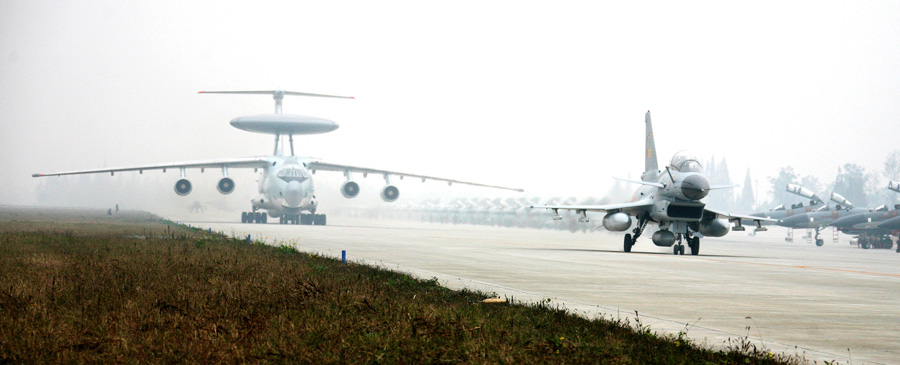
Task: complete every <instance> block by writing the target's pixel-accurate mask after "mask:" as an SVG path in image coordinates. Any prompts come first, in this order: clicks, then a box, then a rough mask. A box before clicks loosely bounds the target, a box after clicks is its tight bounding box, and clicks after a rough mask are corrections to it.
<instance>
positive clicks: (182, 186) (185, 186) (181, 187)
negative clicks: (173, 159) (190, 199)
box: [175, 179, 192, 196]
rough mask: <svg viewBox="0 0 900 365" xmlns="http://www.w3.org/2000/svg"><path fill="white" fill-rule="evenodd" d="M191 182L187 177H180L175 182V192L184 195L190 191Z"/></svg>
mask: <svg viewBox="0 0 900 365" xmlns="http://www.w3.org/2000/svg"><path fill="white" fill-rule="evenodd" d="M191 188H192V186H191V182H190V181H188V179H181V180H178V181H176V182H175V194H178V195H181V196H185V195H188V194H190V193H191Z"/></svg>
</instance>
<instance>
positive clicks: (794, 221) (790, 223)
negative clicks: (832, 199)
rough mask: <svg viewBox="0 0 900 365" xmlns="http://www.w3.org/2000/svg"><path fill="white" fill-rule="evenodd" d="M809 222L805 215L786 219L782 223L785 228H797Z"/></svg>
mask: <svg viewBox="0 0 900 365" xmlns="http://www.w3.org/2000/svg"><path fill="white" fill-rule="evenodd" d="M808 221H809V218H807V217H806V215H805V214H801V215H795V216H793V217H788V218H785V219H784V220H782V221H781V224H782V225H783V226H785V227H797V226H798V225H800V224H802V223H806V222H808Z"/></svg>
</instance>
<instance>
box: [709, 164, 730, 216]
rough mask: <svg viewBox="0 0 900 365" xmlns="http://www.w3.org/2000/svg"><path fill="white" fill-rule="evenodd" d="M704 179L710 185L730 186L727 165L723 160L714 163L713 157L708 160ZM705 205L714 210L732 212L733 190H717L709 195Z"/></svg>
mask: <svg viewBox="0 0 900 365" xmlns="http://www.w3.org/2000/svg"><path fill="white" fill-rule="evenodd" d="M706 177H707V178H708V179H709V184H710V185H719V186H722V185H732V184H733V182H732V180H731V175H730V174H729V173H728V163H727V162H726V161H725V159H724V158H723V159H722V160H721V161H720V162H719V163H716V158H715V156H713V157H711V158H710V159H709V163H708V164H707V165H706ZM706 202H707V204H710V205H712V206H713V207H715V208H719V209H724V210H733V209H734V208H735V200H734V189H717V190H713V191H712V192H710V193H709V197H708V198H706Z"/></svg>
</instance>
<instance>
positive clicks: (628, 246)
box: [625, 233, 634, 252]
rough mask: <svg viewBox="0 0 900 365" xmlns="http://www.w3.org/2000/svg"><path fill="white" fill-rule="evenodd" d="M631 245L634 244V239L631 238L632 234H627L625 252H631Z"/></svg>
mask: <svg viewBox="0 0 900 365" xmlns="http://www.w3.org/2000/svg"><path fill="white" fill-rule="evenodd" d="M631 246H634V241H632V240H631V234H630V233H629V234H626V235H625V252H631Z"/></svg>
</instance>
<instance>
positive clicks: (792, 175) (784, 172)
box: [769, 166, 798, 205]
mask: <svg viewBox="0 0 900 365" xmlns="http://www.w3.org/2000/svg"><path fill="white" fill-rule="evenodd" d="M769 182H770V183H771V184H772V204H785V205H790V204H794V203H796V202H797V201H798V200H797V196H796V195H794V194H791V193H789V192H787V191H786V189H787V185H788V184H797V183H798V179H797V173H796V172H794V168H793V167H790V166H786V167H782V168H781V170H779V171H778V176H776V177H769Z"/></svg>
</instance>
